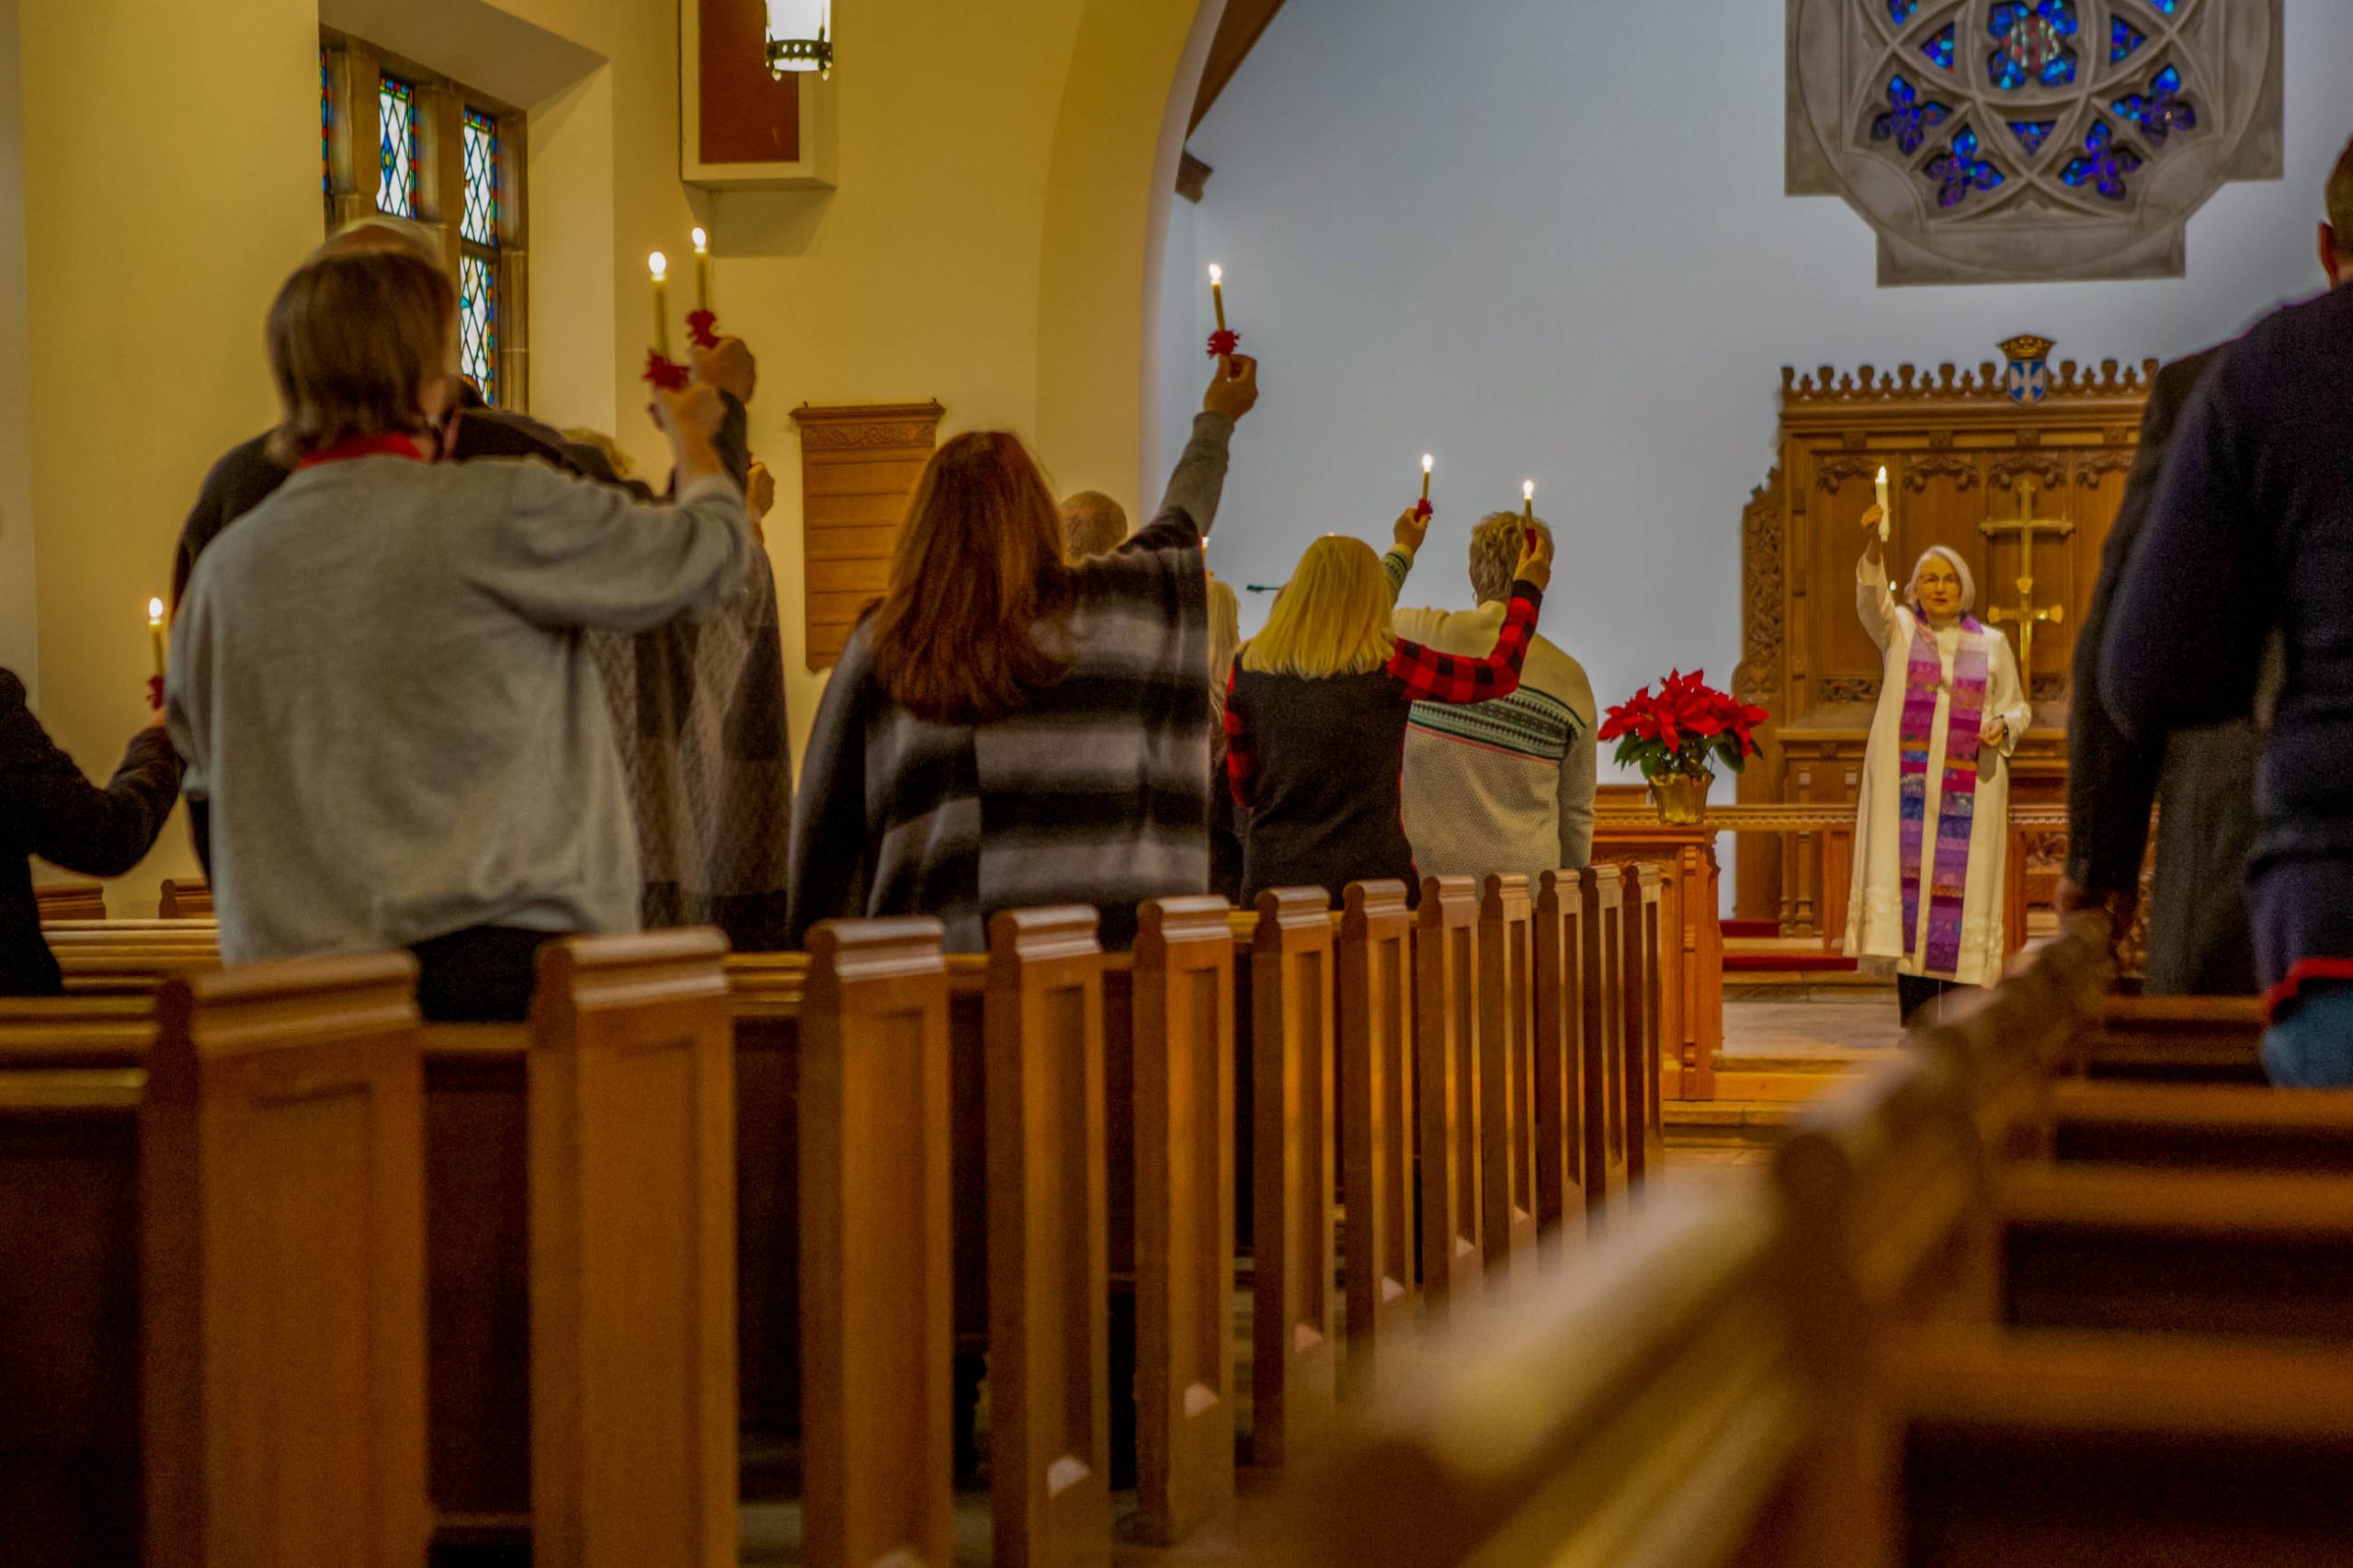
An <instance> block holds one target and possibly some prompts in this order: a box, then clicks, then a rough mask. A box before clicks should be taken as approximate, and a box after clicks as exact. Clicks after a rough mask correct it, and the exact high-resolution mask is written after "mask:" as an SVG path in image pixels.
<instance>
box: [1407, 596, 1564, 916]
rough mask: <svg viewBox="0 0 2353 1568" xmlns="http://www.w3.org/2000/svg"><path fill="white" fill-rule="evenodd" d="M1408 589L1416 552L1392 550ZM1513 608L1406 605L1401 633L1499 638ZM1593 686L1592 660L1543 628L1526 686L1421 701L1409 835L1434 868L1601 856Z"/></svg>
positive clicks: (1478, 645)
mask: <svg viewBox="0 0 2353 1568" xmlns="http://www.w3.org/2000/svg"><path fill="white" fill-rule="evenodd" d="M1381 565H1382V566H1383V567H1384V568H1385V569H1386V570H1387V571H1388V573H1389V576H1390V581H1391V582H1392V584H1393V585H1396V586H1397V587H1399V588H1401V589H1402V588H1403V587H1404V581H1405V574H1406V573H1407V572H1408V571H1409V570H1410V569H1411V568H1412V566H1413V557H1412V556H1411V555H1409V554H1407V553H1406V552H1405V551H1404V550H1402V549H1395V550H1392V551H1389V553H1388V554H1386V555H1384V556H1382V557H1381ZM1503 621H1504V607H1503V605H1502V604H1500V603H1499V602H1497V601H1495V600H1493V599H1490V600H1488V601H1487V602H1486V603H1484V604H1482V605H1481V606H1479V608H1476V609H1471V610H1437V609H1401V610H1399V611H1397V614H1396V621H1395V624H1396V630H1397V635H1398V636H1400V637H1410V638H1412V639H1413V640H1414V641H1415V642H1424V643H1427V644H1428V645H1429V646H1431V647H1433V648H1439V649H1443V650H1444V651H1446V652H1447V653H1479V652H1480V651H1482V650H1483V649H1486V648H1490V647H1493V646H1494V645H1495V633H1496V632H1497V631H1499V630H1500V629H1501V628H1502V626H1503ZM1594 711H1595V708H1594V700H1593V683H1592V682H1591V681H1590V680H1588V679H1587V678H1586V673H1585V666H1584V665H1580V664H1578V663H1577V661H1576V660H1574V659H1573V658H1571V657H1570V656H1569V655H1568V654H1566V653H1563V652H1562V651H1561V650H1560V649H1559V648H1557V647H1555V646H1554V645H1553V644H1552V642H1550V641H1548V640H1547V639H1545V638H1543V637H1541V636H1538V637H1536V638H1535V639H1534V640H1533V641H1531V642H1529V648H1528V659H1527V662H1526V663H1525V664H1523V665H1521V666H1520V672H1519V689H1518V691H1515V692H1513V693H1512V694H1511V695H1510V696H1509V697H1506V698H1502V699H1497V700H1496V701H1494V702H1485V703H1480V704H1478V705H1476V706H1463V705H1461V704H1457V703H1450V702H1435V701H1424V702H1416V703H1415V704H1414V711H1413V715H1412V717H1411V718H1410V719H1409V720H1408V722H1407V723H1406V726H1405V761H1404V767H1405V785H1404V795H1405V836H1406V837H1407V838H1409V839H1411V840H1412V841H1413V846H1414V862H1415V866H1417V867H1418V868H1419V869H1420V870H1421V872H1422V874H1423V875H1424V876H1428V877H1453V876H1462V877H1484V876H1485V875H1486V874H1487V873H1488V872H1490V871H1525V872H1526V873H1527V874H1528V881H1529V886H1530V887H1531V888H1532V887H1534V886H1535V885H1536V880H1537V878H1538V877H1539V876H1540V875H1541V874H1542V873H1543V872H1545V871H1549V870H1557V869H1574V868H1576V867H1579V866H1583V865H1585V864H1586V862H1587V861H1589V860H1590V859H1591V858H1592V855H1593V795H1594V780H1595V772H1596V762H1597V749H1598V748H1597V745H1596V743H1595V740H1594Z"/></svg>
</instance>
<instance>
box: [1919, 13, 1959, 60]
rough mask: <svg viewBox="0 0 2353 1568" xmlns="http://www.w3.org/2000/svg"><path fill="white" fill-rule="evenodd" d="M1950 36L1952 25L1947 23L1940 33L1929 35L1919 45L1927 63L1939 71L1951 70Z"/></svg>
mask: <svg viewBox="0 0 2353 1568" xmlns="http://www.w3.org/2000/svg"><path fill="white" fill-rule="evenodd" d="M1952 35H1953V24H1952V23H1950V22H1947V23H1946V24H1945V26H1944V30H1943V31H1942V32H1938V33H1931V34H1930V35H1929V36H1928V38H1927V40H1926V41H1924V42H1923V43H1922V44H1921V45H1920V52H1921V53H1923V54H1925V55H1927V57H1928V63H1929V64H1931V65H1933V66H1935V67H1937V68H1938V70H1940V71H1949V70H1951V69H1952V56H1953V36H1952Z"/></svg>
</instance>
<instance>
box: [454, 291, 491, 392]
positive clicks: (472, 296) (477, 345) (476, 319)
mask: <svg viewBox="0 0 2353 1568" xmlns="http://www.w3.org/2000/svg"><path fill="white" fill-rule="evenodd" d="M458 369H460V371H462V372H463V373H464V375H465V376H466V378H467V379H468V380H469V381H472V382H473V384H474V385H475V386H476V387H478V388H480V389H481V391H482V395H483V401H484V402H486V403H496V402H497V401H498V274H497V271H496V270H495V268H494V267H493V266H492V264H491V263H489V262H487V261H484V260H483V258H482V257H480V256H463V257H460V259H459V262H458Z"/></svg>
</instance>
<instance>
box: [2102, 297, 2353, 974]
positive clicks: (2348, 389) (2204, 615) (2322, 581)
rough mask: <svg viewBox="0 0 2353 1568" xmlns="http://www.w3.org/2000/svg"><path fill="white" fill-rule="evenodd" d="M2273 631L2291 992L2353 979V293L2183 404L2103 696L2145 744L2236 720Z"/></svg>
mask: <svg viewBox="0 0 2353 1568" xmlns="http://www.w3.org/2000/svg"><path fill="white" fill-rule="evenodd" d="M2275 628H2277V629H2278V630H2279V631H2280V633H2281V635H2282V639H2283V643H2284V649H2285V653H2286V664H2285V681H2284V684H2283V685H2282V687H2281V689H2280V693H2279V708H2278V712H2277V716H2276V718H2275V721H2274V724H2273V729H2272V733H2271V737H2270V742H2269V744H2268V748H2267V749H2266V752H2265V755H2264V757H2263V761H2262V764H2261V767H2260V770H2259V772H2258V774H2257V778H2256V810H2257V813H2258V815H2259V817H2260V819H2261V823H2262V833H2261V836H2260V837H2259V839H2258V840H2257V843H2256V856H2255V861H2254V866H2253V871H2252V877H2253V885H2252V888H2251V895H2252V899H2253V903H2254V906H2255V922H2256V959H2257V964H2258V968H2259V969H2260V971H2261V974H2262V979H2263V983H2264V984H2265V985H2266V986H2267V987H2268V988H2269V990H2270V991H2271V994H2272V999H2273V1001H2274V1002H2275V1003H2278V1002H2281V1001H2286V1000H2289V999H2290V998H2292V997H2293V995H2294V994H2295V992H2296V988H2297V986H2298V985H2299V984H2301V983H2308V982H2311V981H2313V980H2327V981H2345V980H2353V288H2347V289H2338V290H2334V291H2333V292H2331V293H2328V294H2325V295H2324V296H2322V297H2321V298H2320V299H2317V300H2314V301H2310V302H2308V303H2305V304H2301V305H2292V306H2290V307H2288V308H2287V309H2285V310H2282V311H2279V312H2277V313H2275V314H2273V315H2272V316H2270V317H2268V318H2267V319H2266V320H2265V321H2264V322H2263V323H2262V324H2260V325H2258V326H2256V329H2255V330H2254V331H2252V332H2250V333H2249V334H2247V335H2246V336H2245V339H2243V340H2242V341H2241V342H2240V343H2239V344H2237V345H2236V346H2235V347H2233V348H2232V349H2230V350H2229V351H2228V353H2227V354H2226V355H2225V357H2224V358H2223V360H2222V363H2221V364H2220V365H2219V366H2217V367H2216V368H2215V369H2214V370H2213V372H2212V373H2211V375H2209V376H2208V377H2207V379H2206V381H2205V384H2204V385H2203V386H2202V387H2201V388H2200V391H2199V392H2198V395H2197V396H2196V398H2195V399H2193V401H2192V402H2191V403H2190V405H2189V408H2188V411H2187V412H2186V413H2185V414H2184V415H2183V416H2182V421H2181V426H2180V428H2179V429H2178V430H2177V432H2176V433H2175V436H2174V440H2173V449H2172V451H2171V452H2170V454H2169V455H2168V456H2167V459H2166V462H2165V477H2164V479H2163V480H2162V481H2161V483H2160V485H2159V488H2158V493H2157V498H2156V501H2155V503H2154V506H2153V507H2152V508H2151V512H2150V517H2149V521H2148V524H2147V533H2146V535H2145V537H2144V538H2143V540H2142V543H2141V546H2140V548H2139V549H2138V550H2136V551H2134V552H2133V554H2132V558H2131V563H2130V565H2129V566H2128V567H2127V568H2126V571H2125V574H2124V578H2123V581H2122V582H2121V583H2120V585H2119V586H2118V590H2117V597H2116V605H2115V608H2114V611H2113V613H2112V616H2111V618H2110V619H2109V627H2108V635H2107V639H2106V642H2105V645H2104V647H2103V649H2102V662H2101V669H2100V691H2101V694H2102V696H2103V697H2105V699H2107V702H2108V706H2109V712H2110V714H2111V715H2112V716H2113V717H2114V718H2115V720H2116V722H2118V723H2119V724H2120V725H2121V726H2122V727H2123V728H2124V729H2125V730H2126V731H2128V732H2130V733H2135V734H2139V735H2143V736H2154V735H2161V734H2163V733H2165V732H2166V731H2168V730H2175V729H2182V728H2188V727H2189V726H2193V725H2200V724H2210V723H2217V722H2222V721H2223V720H2227V719H2231V718H2234V717H2237V716H2239V715H2241V714H2244V713H2245V712H2246V711H2247V710H2248V708H2249V706H2250V704H2251V702H2252V700H2253V698H2254V692H2255V686H2256V676H2257V673H2258V670H2259V668H2260V666H2261V665H2262V662H2263V652H2264V646H2265V643H2266V642H2267V641H2268V638H2269V636H2270V634H2271V632H2272V631H2273V630H2274V629H2275Z"/></svg>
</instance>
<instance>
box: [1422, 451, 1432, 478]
mask: <svg viewBox="0 0 2353 1568" xmlns="http://www.w3.org/2000/svg"><path fill="white" fill-rule="evenodd" d="M1429 471H1430V455H1429V453H1427V452H1424V453H1423V454H1422V472H1424V473H1427V472H1429Z"/></svg>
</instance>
